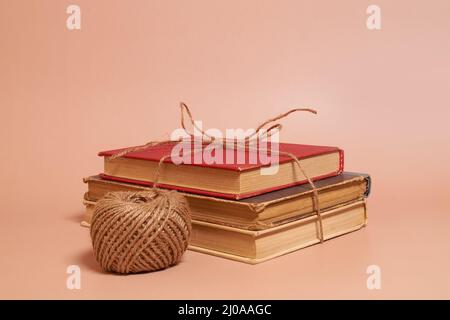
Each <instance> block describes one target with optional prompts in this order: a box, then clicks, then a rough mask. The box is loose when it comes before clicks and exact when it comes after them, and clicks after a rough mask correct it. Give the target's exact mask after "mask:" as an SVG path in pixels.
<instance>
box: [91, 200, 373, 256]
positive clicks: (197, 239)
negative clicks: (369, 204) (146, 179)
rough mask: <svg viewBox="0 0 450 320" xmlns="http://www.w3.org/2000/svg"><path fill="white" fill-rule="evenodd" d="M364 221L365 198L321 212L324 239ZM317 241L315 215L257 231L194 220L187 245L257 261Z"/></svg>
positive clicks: (335, 235) (195, 249)
mask: <svg viewBox="0 0 450 320" xmlns="http://www.w3.org/2000/svg"><path fill="white" fill-rule="evenodd" d="M93 204H95V203H86V205H87V206H86V210H87V212H88V213H87V214H92V213H89V211H91V212H92V210H93ZM366 224H367V211H366V203H365V200H360V201H353V202H350V203H347V204H343V205H338V206H336V207H334V208H330V209H329V210H326V211H324V212H322V225H323V235H324V240H329V239H332V238H334V237H338V236H341V235H343V234H346V233H349V232H352V231H356V230H358V229H360V228H362V227H364V226H365V225H366ZM319 242H320V239H319V223H318V218H317V215H311V216H308V217H304V218H300V219H296V220H293V221H290V222H286V223H283V224H280V225H278V226H276V227H273V228H270V229H266V230H260V231H250V230H244V229H239V228H233V227H227V226H224V225H220V224H214V223H209V222H204V221H198V220H193V221H192V235H191V240H190V246H189V249H190V250H194V251H198V252H202V253H207V254H210V255H214V256H218V257H223V258H227V259H232V260H237V261H241V262H245V263H250V264H256V263H260V262H263V261H266V260H269V259H272V258H275V257H278V256H281V255H284V254H287V253H289V252H293V251H296V250H298V249H301V248H304V247H307V246H311V245H313V244H316V243H319Z"/></svg>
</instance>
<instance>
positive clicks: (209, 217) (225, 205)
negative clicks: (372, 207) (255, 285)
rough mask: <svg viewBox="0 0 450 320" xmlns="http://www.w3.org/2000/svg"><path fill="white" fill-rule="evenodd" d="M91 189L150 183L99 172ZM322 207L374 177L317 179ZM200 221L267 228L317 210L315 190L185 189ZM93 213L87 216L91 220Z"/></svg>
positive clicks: (364, 191) (93, 197)
mask: <svg viewBox="0 0 450 320" xmlns="http://www.w3.org/2000/svg"><path fill="white" fill-rule="evenodd" d="M84 181H85V182H86V183H87V185H88V191H87V192H86V194H85V197H84V199H85V200H86V201H88V202H95V201H97V200H99V199H101V198H102V197H103V196H104V195H105V194H106V193H107V192H112V191H125V190H127V191H139V190H142V191H145V190H148V189H149V188H150V187H145V186H141V185H136V184H130V183H124V182H116V181H110V180H104V179H102V178H100V177H99V176H92V177H88V178H85V179H84ZM315 185H316V187H317V188H318V191H319V202H320V207H321V209H322V210H326V209H328V208H331V207H334V206H336V205H339V204H342V203H347V202H349V201H356V200H361V199H363V198H364V197H366V196H367V195H368V193H369V191H370V177H369V176H368V175H365V174H359V173H350V172H345V173H343V174H341V175H339V176H335V177H331V178H327V179H322V180H319V181H316V182H315ZM184 195H185V196H186V198H187V200H188V203H189V206H190V208H191V212H192V218H193V219H194V220H198V221H205V222H210V223H217V224H222V225H227V226H230V227H236V228H241V229H247V230H263V229H267V228H271V227H274V226H277V225H280V224H283V223H285V222H286V221H289V219H292V218H298V217H300V216H308V215H311V214H313V213H314V212H313V193H312V190H311V187H310V186H309V185H299V186H294V187H290V188H286V189H282V190H277V191H272V192H269V193H266V194H262V195H258V196H254V197H250V198H247V199H242V200H229V199H221V198H215V197H209V196H202V195H197V194H190V193H184ZM89 219H90V217H86V221H85V222H86V223H89Z"/></svg>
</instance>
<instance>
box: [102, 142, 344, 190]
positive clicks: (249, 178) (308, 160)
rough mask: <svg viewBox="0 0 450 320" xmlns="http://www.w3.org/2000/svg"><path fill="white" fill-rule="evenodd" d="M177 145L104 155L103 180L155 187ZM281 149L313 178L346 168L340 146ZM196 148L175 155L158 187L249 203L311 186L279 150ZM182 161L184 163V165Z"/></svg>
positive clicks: (305, 146) (171, 158) (116, 151)
mask: <svg viewBox="0 0 450 320" xmlns="http://www.w3.org/2000/svg"><path fill="white" fill-rule="evenodd" d="M175 146H177V143H175V142H174V143H166V144H162V145H157V146H154V147H150V148H147V149H144V150H140V151H135V152H130V153H128V154H126V155H125V156H123V157H120V158H115V159H110V158H109V157H110V156H112V155H115V154H117V153H119V152H120V151H122V150H124V149H117V150H109V151H102V152H100V153H99V156H102V157H104V173H102V174H101V177H102V178H103V179H108V180H116V181H122V182H128V183H135V184H140V185H152V184H153V181H154V178H155V173H156V170H157V169H158V164H159V161H160V160H161V159H162V158H163V157H165V156H168V155H171V153H172V151H173V148H174V147H175ZM269 146H270V145H269ZM278 146H279V148H278V150H279V151H280V152H281V153H284V152H287V153H290V154H293V155H294V156H295V157H297V158H298V159H299V160H300V163H301V165H302V168H303V169H304V171H305V172H306V174H307V175H308V177H309V178H310V179H311V180H317V179H322V178H326V177H331V176H335V175H338V174H340V173H341V172H342V171H343V169H344V153H343V151H342V150H341V149H339V148H337V147H328V146H313V145H302V144H291V143H280V144H279V145H278ZM177 148H179V145H178V147H177ZM269 149H270V147H269ZM177 150H178V149H177ZM195 150H197V151H196V152H190V153H186V154H185V157H184V158H183V152H182V151H181V152H180V153H178V152H176V153H174V155H176V158H174V157H172V156H170V157H167V158H166V159H165V160H164V163H163V165H162V166H161V167H160V174H159V179H158V186H160V187H162V188H167V189H175V190H181V191H185V192H190V193H197V194H203V195H209V196H214V197H220V198H227V199H243V198H247V197H251V196H255V195H258V194H262V193H267V192H270V191H274V190H278V189H282V188H286V187H290V186H294V185H298V184H302V183H306V182H307V178H306V177H305V175H304V174H303V173H302V172H301V170H300V169H299V168H298V166H297V165H296V164H295V162H294V161H293V159H292V158H291V157H289V156H286V155H280V156H278V157H277V155H278V153H276V152H275V153H273V152H272V153H271V152H270V151H269V152H267V156H266V157H261V156H260V155H259V153H258V152H255V151H254V150H250V151H249V150H248V149H246V150H241V149H226V148H224V149H223V150H222V151H218V149H216V150H213V151H211V150H209V151H208V148H207V146H206V145H203V148H201V149H195ZM263 150H265V149H263ZM262 153H263V154H264V152H262ZM208 155H209V158H208ZM277 158H278V161H276V159H277ZM180 159H184V162H183V163H181V164H178V163H179V162H180ZM270 161H272V162H270ZM276 163H278V164H279V165H278V166H277V165H276Z"/></svg>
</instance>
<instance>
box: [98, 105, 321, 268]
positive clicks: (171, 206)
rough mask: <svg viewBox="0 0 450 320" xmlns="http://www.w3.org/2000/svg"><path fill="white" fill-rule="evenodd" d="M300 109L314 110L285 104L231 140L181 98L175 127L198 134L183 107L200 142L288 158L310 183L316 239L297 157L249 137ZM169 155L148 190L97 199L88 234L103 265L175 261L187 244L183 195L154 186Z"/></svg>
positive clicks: (156, 265)
mask: <svg viewBox="0 0 450 320" xmlns="http://www.w3.org/2000/svg"><path fill="white" fill-rule="evenodd" d="M300 111H302V112H310V113H314V114H316V113H317V112H316V111H315V110H313V109H310V108H296V109H291V110H289V111H288V112H285V113H283V114H280V115H278V116H276V117H274V118H271V119H268V120H266V121H265V122H263V123H262V124H260V125H259V126H258V127H257V129H256V130H255V132H253V133H252V134H250V135H248V136H247V137H246V138H245V143H244V144H243V145H242V144H235V141H229V140H227V139H226V138H221V139H217V138H216V137H213V136H210V135H208V134H207V133H206V132H205V131H203V130H202V129H201V128H199V127H198V126H197V125H196V123H195V122H194V119H193V116H192V113H191V111H190V109H189V107H188V106H187V105H186V104H185V103H180V114H181V121H180V122H181V127H182V128H183V129H184V131H185V132H186V134H187V135H188V136H189V137H190V138H191V139H192V140H195V139H198V136H195V135H194V134H192V133H191V132H190V131H189V130H188V129H187V127H186V124H185V113H186V114H187V116H188V118H189V121H190V123H191V125H192V126H193V127H194V128H195V129H196V130H197V131H198V132H199V133H201V134H202V135H201V142H202V144H203V143H217V144H220V145H222V147H225V148H232V149H241V150H249V151H270V152H271V154H272V155H278V156H287V157H289V158H291V159H292V160H293V162H294V163H295V165H297V167H298V168H299V170H300V171H301V172H302V174H303V176H304V177H305V178H306V180H307V182H308V183H309V185H310V186H311V188H312V191H313V208H314V211H315V213H316V215H317V217H318V219H317V220H318V237H319V240H320V242H323V241H324V236H323V225H322V214H321V211H320V204H319V196H318V190H317V188H316V186H315V185H314V182H313V181H312V180H311V179H310V178H309V176H308V175H307V173H306V172H305V170H304V169H303V167H302V164H301V163H300V161H299V159H297V157H296V156H295V155H294V154H292V153H289V152H283V151H272V150H265V149H264V148H261V147H258V146H257V145H256V143H257V140H255V139H253V138H255V137H258V138H259V139H261V138H269V137H270V136H272V135H273V134H274V133H275V132H276V131H280V130H281V129H282V126H281V124H279V123H275V122H276V121H278V120H280V119H282V118H285V117H287V116H289V115H290V114H292V113H294V112H300ZM269 125H270V126H269ZM268 126H269V127H268ZM265 128H267V129H265ZM263 129H265V130H263ZM192 140H191V141H192ZM179 141H182V139H180V140H179ZM174 142H177V141H173V140H164V141H150V142H147V143H146V144H144V145H141V146H137V147H131V148H127V149H124V150H123V151H121V152H119V153H117V154H115V155H113V156H111V157H110V159H115V158H121V157H124V156H125V155H127V154H128V153H131V152H135V151H140V150H144V149H146V148H149V147H153V146H157V145H163V144H167V143H174ZM230 142H231V143H230ZM194 145H195V144H194ZM201 151H202V149H198V150H197V149H193V150H192V151H191V152H190V153H192V154H195V153H196V152H201ZM170 156H171V155H170V154H167V155H165V156H163V157H162V158H161V159H160V161H159V164H158V167H157V170H156V172H155V177H154V179H153V188H152V190H151V191H145V192H129V191H128V192H111V193H108V194H107V195H106V196H105V198H104V199H102V200H100V201H98V202H97V204H96V206H95V211H94V215H93V217H92V223H91V238H92V244H93V249H94V255H95V257H96V259H97V261H98V262H99V264H100V265H101V266H102V268H103V269H105V270H107V271H112V272H117V273H137V272H145V271H155V270H159V269H164V268H167V267H169V266H172V265H174V264H176V263H177V262H178V261H180V258H181V256H182V254H183V253H184V251H185V250H186V248H187V246H188V242H189V236H190V233H191V221H190V212H189V207H188V205H187V201H186V199H185V198H184V197H183V196H182V195H181V194H179V193H178V192H176V191H166V190H162V189H160V188H159V187H158V181H159V176H160V171H161V167H162V166H163V164H164V162H165V161H166V160H167V159H168V158H170ZM260 223H261V222H260Z"/></svg>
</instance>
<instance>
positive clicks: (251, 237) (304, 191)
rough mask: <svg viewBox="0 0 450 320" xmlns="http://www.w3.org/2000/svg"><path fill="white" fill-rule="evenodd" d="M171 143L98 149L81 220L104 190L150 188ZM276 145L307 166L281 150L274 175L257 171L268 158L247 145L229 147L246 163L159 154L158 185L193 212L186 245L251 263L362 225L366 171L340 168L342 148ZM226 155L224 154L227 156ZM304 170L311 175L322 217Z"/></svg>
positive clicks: (87, 220) (367, 181)
mask: <svg viewBox="0 0 450 320" xmlns="http://www.w3.org/2000/svg"><path fill="white" fill-rule="evenodd" d="M174 146H175V143H166V144H163V145H157V146H153V147H149V148H147V149H144V150H140V151H135V152H131V153H128V154H126V155H125V156H123V157H119V158H114V159H112V158H110V156H112V155H115V154H117V153H119V152H120V151H122V150H123V149H119V150H110V151H104V152H100V153H99V155H100V156H102V157H103V158H104V171H103V173H101V174H100V175H96V176H90V177H87V178H85V179H84V181H85V182H86V183H87V186H88V191H87V192H86V193H85V195H84V203H85V205H86V215H85V219H84V221H83V224H84V225H86V226H88V225H89V223H90V220H91V217H92V214H93V211H94V206H95V203H96V201H98V200H99V199H101V198H102V197H103V196H104V195H105V194H106V193H108V192H113V191H124V190H127V191H145V190H148V189H150V188H152V185H153V179H154V177H155V173H156V170H157V169H158V164H159V161H160V160H161V159H162V158H163V157H165V156H167V155H168V154H171V150H172V148H173V147H174ZM279 150H280V151H281V152H282V153H283V154H284V153H290V154H293V155H294V156H295V157H297V158H298V159H299V161H300V163H301V166H302V168H303V169H304V171H302V170H300V168H299V167H298V166H297V165H296V164H295V162H294V161H293V159H292V158H290V157H288V156H280V157H279V166H278V170H277V171H276V173H274V174H261V168H266V167H267V166H268V165H267V163H266V165H263V164H262V163H261V162H260V161H259V160H257V161H253V162H252V163H250V161H249V159H250V158H251V156H250V153H251V152H253V151H248V150H247V151H238V150H234V151H233V154H232V156H234V159H238V158H239V157H241V159H246V161H244V162H245V163H243V164H237V163H231V164H230V163H229V161H223V162H221V163H220V164H218V163H217V162H216V163H212V164H211V163H209V162H208V163H206V161H203V160H201V161H200V163H197V162H195V161H192V162H191V164H186V163H184V164H180V165H176V164H174V163H173V161H172V159H171V158H170V157H169V158H168V159H165V160H164V163H163V165H162V166H161V167H160V172H159V179H158V186H159V187H161V188H166V189H174V190H178V191H179V192H182V193H183V194H184V196H185V197H186V199H187V201H188V203H189V206H190V209H191V212H192V234H191V240H190V246H189V248H190V249H191V250H194V251H199V252H203V253H207V254H211V255H215V256H219V257H224V258H229V259H233V260H237V261H242V262H246V263H252V264H255V263H259V262H263V261H266V260H268V259H272V258H274V257H277V256H280V255H283V254H286V253H289V252H292V251H295V250H298V249H301V248H304V247H307V246H310V245H313V244H316V243H319V242H320V241H321V234H322V235H323V240H328V239H331V238H334V237H337V236H340V235H343V234H346V233H349V232H352V231H355V230H358V229H360V228H362V227H364V226H365V225H366V223H367V211H366V200H365V199H366V197H367V196H368V195H369V191H370V177H369V176H368V175H367V174H358V173H350V172H344V171H343V170H344V159H343V151H342V150H340V149H339V148H336V147H323V146H311V145H300V144H288V143H280V144H279ZM228 151H229V150H228ZM239 153H243V154H239ZM194 156H195V155H192V157H194ZM229 156H230V155H229V153H227V152H225V153H224V155H223V157H224V160H225V157H229ZM191 159H192V158H191ZM303 172H305V173H306V174H307V175H308V177H309V178H310V179H311V180H313V181H314V185H315V188H316V190H317V192H318V200H319V204H320V210H321V220H322V223H320V222H319V216H318V215H317V211H316V208H315V207H314V192H313V189H312V186H311V185H310V184H309V183H308V181H307V177H306V176H305V175H304V174H303Z"/></svg>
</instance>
